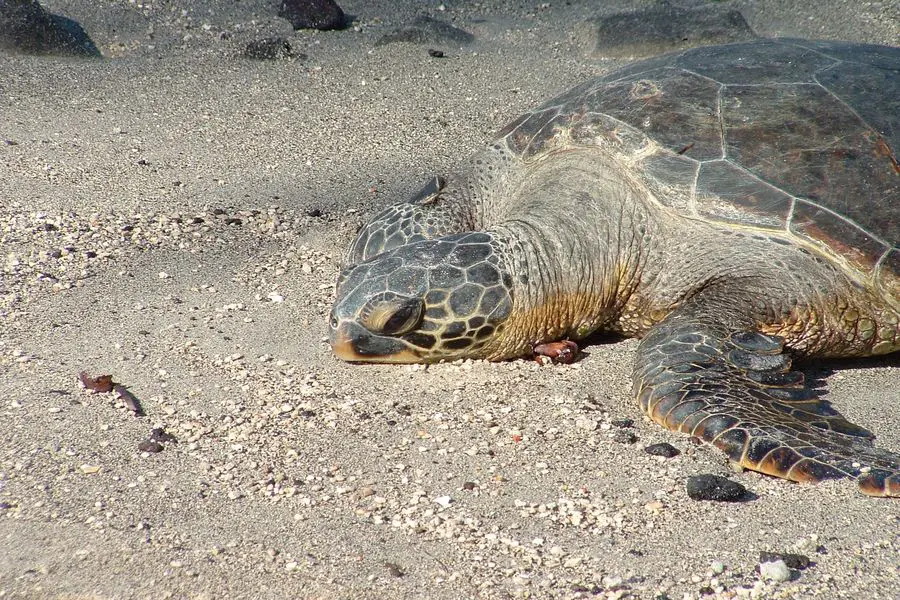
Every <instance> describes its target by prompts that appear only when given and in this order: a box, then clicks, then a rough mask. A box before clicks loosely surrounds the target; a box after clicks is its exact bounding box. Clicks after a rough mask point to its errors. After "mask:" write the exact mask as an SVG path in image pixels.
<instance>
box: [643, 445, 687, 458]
mask: <svg viewBox="0 0 900 600" xmlns="http://www.w3.org/2000/svg"><path fill="white" fill-rule="evenodd" d="M644 452H646V453H647V454H650V455H652V456H665V457H666V458H672V457H673V456H678V455H679V454H681V452H680V451H679V450H678V448H676V447H675V446H673V445H672V444H669V443H667V442H662V443H660V444H650V445H649V446H647V447H646V448H644Z"/></svg>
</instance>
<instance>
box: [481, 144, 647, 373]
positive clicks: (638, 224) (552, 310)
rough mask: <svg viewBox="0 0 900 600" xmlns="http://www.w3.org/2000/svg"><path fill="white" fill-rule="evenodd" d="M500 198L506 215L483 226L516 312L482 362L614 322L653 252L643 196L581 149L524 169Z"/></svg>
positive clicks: (613, 169) (579, 335)
mask: <svg viewBox="0 0 900 600" xmlns="http://www.w3.org/2000/svg"><path fill="white" fill-rule="evenodd" d="M504 193H505V194H507V198H506V199H505V201H504V207H505V210H504V211H503V214H502V215H500V216H498V217H497V218H496V219H495V220H494V221H493V222H490V221H486V222H485V223H483V226H484V228H485V230H486V231H488V232H489V233H491V234H492V235H494V236H495V238H496V239H497V240H498V241H499V242H500V244H501V246H502V247H503V248H504V260H505V263H506V268H507V269H508V271H509V272H510V274H511V275H512V276H513V280H514V283H513V302H514V309H513V314H512V316H511V317H510V318H509V320H508V322H507V324H506V326H505V329H504V332H503V334H502V335H500V336H497V339H496V341H495V342H494V343H493V344H492V345H491V347H490V348H487V350H488V354H489V356H488V358H491V359H494V360H499V359H503V358H510V357H513V356H521V355H523V354H528V353H530V352H531V350H532V348H533V346H534V344H536V343H539V342H542V341H547V340H558V339H566V338H568V339H578V338H582V337H584V336H586V335H588V334H590V333H591V332H592V331H595V330H597V329H599V328H601V327H604V326H607V325H609V324H610V323H612V322H613V321H615V320H616V319H617V318H618V317H619V316H620V314H621V313H622V310H623V308H624V307H625V305H626V303H627V301H628V299H629V298H630V296H631V295H632V294H633V293H634V291H635V290H636V288H637V286H638V285H639V282H640V280H641V277H642V274H643V272H644V271H645V269H646V266H647V262H648V260H647V258H648V256H649V253H650V250H651V249H650V244H649V243H648V242H649V240H650V236H649V235H648V233H649V232H648V228H649V227H650V226H651V219H650V211H651V209H650V208H649V206H648V204H647V202H646V201H645V196H642V194H646V192H643V191H642V189H641V188H640V186H638V185H637V184H635V183H633V182H631V181H629V180H628V179H627V177H626V176H625V175H624V174H623V173H622V170H621V168H618V169H617V168H616V167H615V166H613V164H612V161H609V160H603V157H602V156H598V153H597V152H595V151H589V150H579V151H564V152H559V153H554V155H551V156H545V157H544V158H542V159H540V160H538V161H535V162H534V163H533V164H529V165H524V166H523V170H522V172H521V177H520V178H517V181H514V182H510V185H509V187H507V189H506V190H504ZM586 216H587V218H586Z"/></svg>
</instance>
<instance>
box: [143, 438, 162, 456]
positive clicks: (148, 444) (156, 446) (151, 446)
mask: <svg viewBox="0 0 900 600" xmlns="http://www.w3.org/2000/svg"><path fill="white" fill-rule="evenodd" d="M163 448H164V447H163V445H162V444H160V443H159V442H156V441H154V440H144V441H143V442H141V443H139V444H138V450H140V451H141V452H149V453H150V454H157V453H159V452H162V451H163Z"/></svg>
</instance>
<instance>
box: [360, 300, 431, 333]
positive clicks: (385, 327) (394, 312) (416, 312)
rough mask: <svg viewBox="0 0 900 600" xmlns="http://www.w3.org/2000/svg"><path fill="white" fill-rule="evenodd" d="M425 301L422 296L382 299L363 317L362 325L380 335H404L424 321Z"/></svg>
mask: <svg viewBox="0 0 900 600" xmlns="http://www.w3.org/2000/svg"><path fill="white" fill-rule="evenodd" d="M424 308H425V303H424V302H422V299H421V298H392V299H389V300H388V299H381V300H380V301H378V302H375V303H373V305H372V306H371V308H370V309H369V310H368V311H366V314H365V315H364V316H363V318H362V319H361V322H362V325H363V326H364V327H365V328H366V329H368V330H369V331H371V332H372V333H377V334H380V335H402V334H404V333H408V332H410V331H412V330H413V329H415V328H416V327H418V326H419V323H421V322H422V315H423V313H424Z"/></svg>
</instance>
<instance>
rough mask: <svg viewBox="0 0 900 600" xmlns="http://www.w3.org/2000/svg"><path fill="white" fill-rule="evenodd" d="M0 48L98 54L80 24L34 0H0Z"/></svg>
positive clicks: (47, 52) (40, 52) (86, 54)
mask: <svg viewBox="0 0 900 600" xmlns="http://www.w3.org/2000/svg"><path fill="white" fill-rule="evenodd" d="M0 49H2V50H12V51H18V52H23V53H26V54H62V55H66V56H95V57H99V56H101V54H100V50H98V49H97V46H96V45H95V44H94V42H93V40H91V38H90V37H89V36H88V34H87V33H85V31H84V29H83V28H82V27H81V25H79V24H78V23H77V22H75V21H73V20H72V19H69V18H67V17H62V16H60V15H54V14H51V13H48V12H47V11H45V10H44V9H43V7H42V6H41V5H40V4H39V3H38V2H37V0H0Z"/></svg>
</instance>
